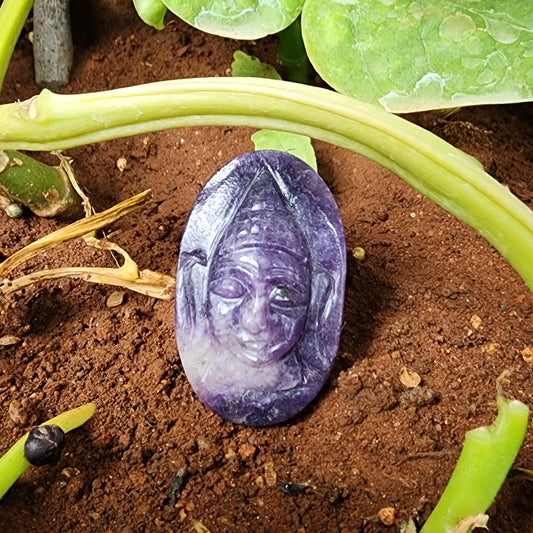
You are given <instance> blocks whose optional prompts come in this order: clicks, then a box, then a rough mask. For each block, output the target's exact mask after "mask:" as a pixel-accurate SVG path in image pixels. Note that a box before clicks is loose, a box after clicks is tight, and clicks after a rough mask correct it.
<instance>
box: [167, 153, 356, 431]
mask: <svg viewBox="0 0 533 533" xmlns="http://www.w3.org/2000/svg"><path fill="white" fill-rule="evenodd" d="M345 278H346V244H345V239H344V231H343V226H342V222H341V218H340V213H339V209H338V207H337V204H336V203H335V200H334V199H333V196H332V194H331V192H330V191H329V189H328V187H327V186H326V184H325V183H324V181H323V180H322V178H321V177H320V176H319V175H318V174H317V173H316V172H315V171H314V170H313V169H312V168H311V167H310V166H308V165H307V164H306V163H304V162H303V161H302V160H300V159H299V158H297V157H295V156H292V155H290V154H288V153H286V152H278V151H275V150H262V151H256V152H250V153H246V154H242V155H240V156H238V157H236V158H235V159H233V160H232V161H230V162H229V163H228V164H227V165H225V166H224V167H223V168H221V169H220V170H219V171H218V172H217V173H216V174H215V175H214V176H213V177H212V178H211V179H210V180H209V181H208V182H207V184H206V185H205V187H204V188H203V190H202V191H201V193H200V194H199V196H198V198H197V199H196V202H195V203H194V205H193V207H192V210H191V212H190V215H189V218H188V220H187V224H186V226H185V230H184V233H183V238H182V241H181V247H180V254H179V261H178V272H177V280H176V338H177V342H178V349H179V353H180V357H181V361H182V364H183V367H184V369H185V373H186V374H187V377H188V379H189V381H190V383H191V385H192V387H193V389H194V391H195V392H196V393H197V395H198V397H199V398H200V400H202V402H203V403H204V404H206V405H207V406H208V407H209V408H211V409H212V410H213V411H215V412H216V413H218V414H219V415H220V416H222V417H223V418H225V419H227V420H231V421H233V422H236V423H240V424H247V425H250V426H267V425H272V424H276V423H279V422H283V421H285V420H287V419H288V418H290V417H292V416H293V415H295V414H296V413H298V412H299V411H301V410H302V409H303V408H304V407H305V406H306V405H308V404H309V402H311V400H313V398H314V397H315V396H316V395H317V393H318V392H319V390H320V389H321V388H322V386H323V384H324V382H325V381H326V379H327V377H328V375H329V372H330V369H331V366H332V364H333V360H334V358H335V355H336V352H337V348H338V343H339V335H340V329H341V321H342V309H343V301H344V284H345Z"/></svg>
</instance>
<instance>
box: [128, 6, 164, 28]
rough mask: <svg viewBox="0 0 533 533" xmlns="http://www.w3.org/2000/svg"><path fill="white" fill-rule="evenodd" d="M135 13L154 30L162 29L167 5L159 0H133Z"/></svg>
mask: <svg viewBox="0 0 533 533" xmlns="http://www.w3.org/2000/svg"><path fill="white" fill-rule="evenodd" d="M133 4H134V5H135V9H136V10H137V14H138V15H139V17H141V19H142V20H143V21H144V22H146V24H149V25H150V26H153V27H154V28H155V29H156V30H161V29H163V26H164V19H165V15H166V12H167V6H166V5H165V4H164V3H163V2H161V1H160V0H133Z"/></svg>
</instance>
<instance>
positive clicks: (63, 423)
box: [0, 403, 96, 499]
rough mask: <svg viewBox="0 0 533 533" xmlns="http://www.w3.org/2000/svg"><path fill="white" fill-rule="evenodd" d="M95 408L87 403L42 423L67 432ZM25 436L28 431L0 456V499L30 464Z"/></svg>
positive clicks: (79, 424)
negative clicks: (27, 457) (26, 454)
mask: <svg viewBox="0 0 533 533" xmlns="http://www.w3.org/2000/svg"><path fill="white" fill-rule="evenodd" d="M95 409H96V406H95V404H94V403H87V404H85V405H82V406H80V407H77V408H76V409H71V410H70V411H65V412H64V413H61V414H60V415H58V416H56V417H54V418H51V419H50V420H48V422H45V423H44V424H43V425H51V424H55V425H56V426H59V427H60V428H61V429H62V430H63V431H64V432H65V433H67V432H68V431H71V430H73V429H76V428H77V427H79V426H81V425H83V424H85V422H87V420H89V418H91V416H92V415H93V414H94V411H95ZM27 438H28V433H26V434H25V435H23V436H22V437H21V438H20V439H19V440H18V441H17V442H15V444H13V446H11V448H9V450H8V451H7V452H6V453H5V454H4V455H2V457H0V499H1V498H3V497H4V494H5V493H6V492H7V491H8V490H9V488H10V487H11V485H13V483H15V481H16V480H17V479H18V478H19V477H20V476H21V475H22V474H23V473H24V472H25V471H26V470H27V469H28V468H29V467H30V466H31V464H30V463H29V462H28V460H27V459H26V457H24V444H25V443H26V439H27Z"/></svg>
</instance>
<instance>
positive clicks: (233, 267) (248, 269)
mask: <svg viewBox="0 0 533 533" xmlns="http://www.w3.org/2000/svg"><path fill="white" fill-rule="evenodd" d="M217 272H223V273H229V274H231V275H233V276H238V275H239V274H243V273H244V274H245V275H247V276H250V277H251V276H255V275H257V273H258V269H257V266H256V265H254V264H253V263H248V262H245V261H242V260H240V261H234V260H232V259H225V260H224V261H222V262H220V263H219V264H218V267H217V268H215V269H214V274H215V276H216V274H217Z"/></svg>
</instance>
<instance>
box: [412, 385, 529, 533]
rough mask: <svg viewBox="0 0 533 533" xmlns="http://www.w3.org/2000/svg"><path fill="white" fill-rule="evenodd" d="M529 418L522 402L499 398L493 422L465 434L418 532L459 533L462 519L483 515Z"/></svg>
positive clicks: (516, 448) (522, 438)
mask: <svg viewBox="0 0 533 533" xmlns="http://www.w3.org/2000/svg"><path fill="white" fill-rule="evenodd" d="M528 417H529V409H528V408H527V406H526V405H524V404H523V403H522V402H519V401H518V400H509V399H507V398H505V397H504V396H501V395H500V396H498V417H497V418H496V421H495V422H494V424H492V425H491V426H488V427H479V428H476V429H473V430H471V431H469V432H468V433H467V434H466V437H465V443H464V446H463V450H462V451H461V455H460V456H459V460H458V461H457V465H456V466H455V469H454V471H453V474H452V477H451V478H450V481H449V482H448V484H447V485H446V489H445V490H444V492H443V494H442V496H441V498H440V500H439V502H438V503H437V505H436V507H435V509H433V512H432V513H431V515H430V517H429V518H428V520H427V521H426V523H425V524H424V527H423V528H422V530H421V531H420V533H451V532H454V531H460V530H461V529H460V528H457V526H458V524H460V522H461V520H464V519H467V518H468V517H473V516H478V515H480V514H483V513H485V511H486V510H487V509H488V508H489V507H490V505H491V504H492V502H493V500H494V498H495V497H496V494H498V491H499V490H500V487H501V486H502V484H503V482H504V480H505V478H506V476H507V473H508V472H509V469H510V468H511V466H512V464H513V461H514V460H515V457H516V455H517V453H518V451H519V450H520V447H521V446H522V442H523V440H524V436H525V434H526V430H527V423H528ZM456 528H457V529H456Z"/></svg>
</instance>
